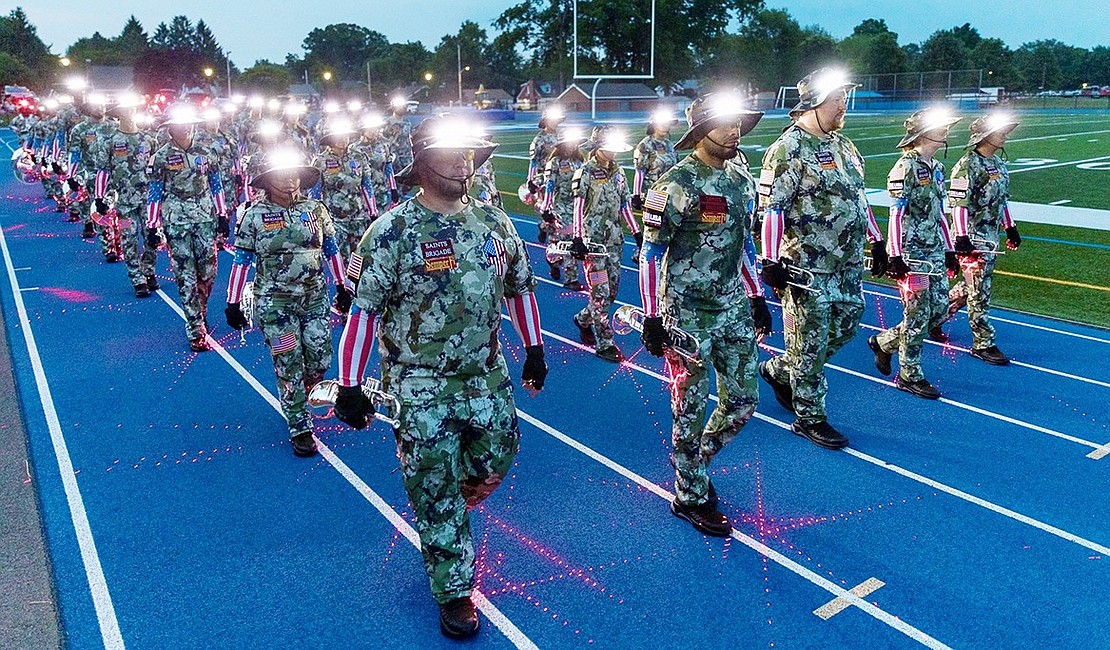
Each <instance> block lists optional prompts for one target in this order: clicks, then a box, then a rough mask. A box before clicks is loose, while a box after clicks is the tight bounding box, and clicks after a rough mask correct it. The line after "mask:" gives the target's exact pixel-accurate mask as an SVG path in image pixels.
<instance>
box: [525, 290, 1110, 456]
mask: <svg viewBox="0 0 1110 650" xmlns="http://www.w3.org/2000/svg"><path fill="white" fill-rule="evenodd" d="M536 280H538V281H539V282H543V283H545V284H550V285H553V286H555V287H558V288H560V289H563V290H564V291H566V289H564V288H563V285H561V284H559V283H558V282H555V281H553V280H549V279H547V278H542V277H539V276H538V275H537V276H536ZM575 293H579V294H581V295H582V296H583V297H586V293H585V292H584V291H579V292H575ZM613 303H614V304H617V305H631V303H627V302H624V301H623V300H614V301H613ZM632 306H633V307H639V305H632ZM760 347H762V348H764V349H765V350H769V351H772V352H776V353H778V354H782V353H783V349H782V348H776V347H774V346H771V345H768V344H766V343H760ZM590 351H591V352H593V350H590ZM825 367H826V368H830V369H832V370H836V371H837V372H842V373H844V374H847V375H851V376H853V377H859V378H860V379H865V380H867V381H870V382H874V383H876V384H882V385H884V386H890V387H891V388H894V389H895V390H898V388H897V386H895V385H894V382H892V381H888V380H886V379H881V378H879V377H872V376H871V375H868V374H865V373H862V372H857V371H855V370H852V369H850V368H845V367H844V366H838V365H836V364H832V363H826V364H825ZM937 401H938V402H940V403H941V404H947V405H949V406H955V407H956V408H960V409H963V410H965V411H971V412H972V413H978V414H979V415H983V416H986V417H988V418H993V419H995V420H1000V421H1002V422H1006V423H1009V424H1013V425H1016V426H1019V427H1022V428H1024V429H1029V430H1030V431H1036V432H1038V433H1044V434H1047V435H1050V436H1053V437H1056V438H1060V439H1062V440H1067V441H1068V442H1074V443H1076V444H1078V445H1083V446H1085V447H1090V448H1091V449H1101V448H1102V447H1104V446H1106V444H1107V443H1097V442H1091V441H1090V440H1084V439H1083V438H1079V437H1076V436H1072V435H1069V434H1066V433H1062V432H1060V431H1055V430H1053V429H1049V428H1047V427H1042V426H1040V425H1039V424H1033V423H1031V422H1026V421H1024V420H1019V419H1017V418H1012V417H1010V416H1008V415H1002V414H1001V413H995V412H994V411H988V410H987V409H982V408H979V407H978V406H972V405H971V404H965V403H963V402H957V401H956V400H953V399H949V398H947V397H941V398H940V399H938V400H937ZM1088 458H1090V457H1089V456H1088ZM1092 460H1098V458H1092Z"/></svg>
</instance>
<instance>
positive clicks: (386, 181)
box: [351, 135, 397, 248]
mask: <svg viewBox="0 0 1110 650" xmlns="http://www.w3.org/2000/svg"><path fill="white" fill-rule="evenodd" d="M351 148H352V149H354V150H355V151H357V152H358V153H360V154H362V157H363V158H364V159H365V160H366V168H367V169H368V170H370V186H371V187H372V188H374V191H373V193H372V194H371V196H372V197H373V198H374V207H375V210H374V211H373V212H372V214H371V215H370V220H371V221H373V220H374V219H377V218H378V215H380V214H384V213H385V212H386V211H387V210H389V209H390V208H391V207H392V206H393V198H392V196H391V194H392V192H393V191H395V190H396V189H397V181H395V180H394V179H393V173H394V171H395V168H394V166H393V154H392V153H391V152H390V150H389V146H388V144H387V143H386V141H385V139H384V138H382V137H381V135H379V136H378V137H376V138H373V139H370V138H367V137H366V136H362V137H360V138H359V139H358V141H356V142H352V143H351ZM360 237H361V233H360ZM357 244H358V239H356V240H355V243H354V244H353V245H352V248H354V246H355V245H357Z"/></svg>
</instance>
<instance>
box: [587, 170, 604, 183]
mask: <svg viewBox="0 0 1110 650" xmlns="http://www.w3.org/2000/svg"><path fill="white" fill-rule="evenodd" d="M590 176H593V177H594V180H598V181H604V180H607V179H608V178H609V172H607V171H605V170H604V169H594V170H591V171H590Z"/></svg>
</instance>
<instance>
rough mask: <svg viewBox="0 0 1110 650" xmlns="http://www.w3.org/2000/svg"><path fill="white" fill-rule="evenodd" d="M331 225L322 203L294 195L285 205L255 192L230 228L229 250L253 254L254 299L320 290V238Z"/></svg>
mask: <svg viewBox="0 0 1110 650" xmlns="http://www.w3.org/2000/svg"><path fill="white" fill-rule="evenodd" d="M329 237H330V238H332V239H333V240H334V238H335V225H334V224H333V223H332V221H331V215H330V214H328V209H327V208H326V207H325V206H324V204H323V203H321V202H319V201H314V200H312V199H298V200H296V201H294V202H293V205H292V206H290V207H289V208H288V209H286V208H283V207H282V206H280V205H278V204H276V203H273V202H270V201H268V200H266V198H265V197H264V196H260V198H259V199H258V200H256V201H255V202H254V203H252V204H251V207H250V208H249V209H248V210H247V211H246V212H245V213H244V214H243V219H242V220H241V221H240V222H239V225H238V227H237V228H236V230H235V248H236V249H237V250H242V251H246V252H250V253H254V263H255V275H254V291H255V296H256V297H266V296H268V297H274V296H277V297H291V296H303V295H308V294H313V293H315V292H318V291H323V290H324V285H325V278H324V275H325V274H324V271H325V265H324V239H325V238H329Z"/></svg>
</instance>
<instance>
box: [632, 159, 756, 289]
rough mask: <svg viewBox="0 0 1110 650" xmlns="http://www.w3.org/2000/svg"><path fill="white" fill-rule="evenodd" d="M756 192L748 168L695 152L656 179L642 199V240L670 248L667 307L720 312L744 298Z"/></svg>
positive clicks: (665, 265) (664, 283) (663, 279)
mask: <svg viewBox="0 0 1110 650" xmlns="http://www.w3.org/2000/svg"><path fill="white" fill-rule="evenodd" d="M755 196H756V195H755V179H754V178H752V175H751V174H749V173H748V172H747V170H745V169H743V168H742V167H740V166H739V165H727V166H725V168H724V169H714V168H713V167H710V166H709V165H706V164H705V163H704V162H702V161H701V160H699V159H697V158H696V157H694V156H693V155H690V156H687V157H686V158H684V159H683V160H682V161H681V162H679V163H678V164H677V165H675V166H674V167H673V168H671V170H670V171H668V172H667V173H665V174H663V176H662V178H660V179H659V180H658V181H657V182H656V183H655V185H654V186H653V187H652V188H651V191H649V192H648V193H647V197H646V199H645V201H644V241H645V242H651V243H655V244H660V245H663V246H666V247H667V252H666V254H665V255H664V256H663V261H662V265H661V266H660V269H659V277H660V286H661V289H662V296H663V298H662V307H663V308H664V309H666V308H667V306H669V305H677V306H679V307H682V308H684V309H691V310H707V311H720V310H723V309H727V308H729V307H730V306H731V305H733V304H735V303H736V302H740V301H743V300H744V299H745V296H746V295H747V294H746V292H745V289H744V284H743V280H742V273H741V267H742V265H743V263H744V247H745V244H746V243H747V241H748V239H749V238H750V237H751V232H752V223H753V219H754V216H755Z"/></svg>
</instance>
